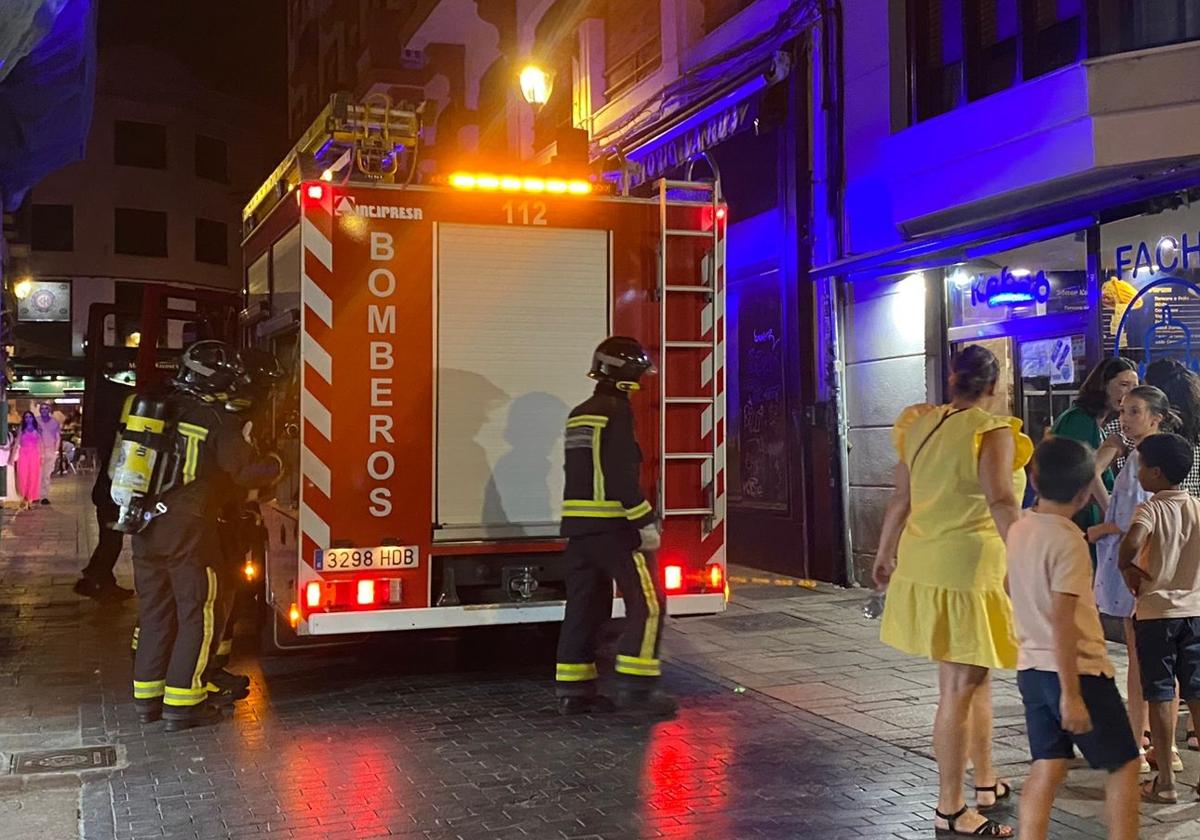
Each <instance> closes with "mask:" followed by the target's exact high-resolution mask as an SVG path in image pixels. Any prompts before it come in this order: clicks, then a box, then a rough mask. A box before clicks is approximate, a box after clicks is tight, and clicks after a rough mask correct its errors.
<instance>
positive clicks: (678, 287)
mask: <svg viewBox="0 0 1200 840" xmlns="http://www.w3.org/2000/svg"><path fill="white" fill-rule="evenodd" d="M671 192H675V193H679V192H683V193H685V194H687V195H688V196H689V200H702V201H704V202H706V203H707V204H708V205H709V206H710V207H711V215H710V216H709V217H708V220H709V221H711V223H712V227H711V229H710V230H700V229H683V228H671V227H669V226H668V223H669V221H670V219H669V216H670V214H669V213H668V193H671ZM693 195H694V196H695V197H696V198H695V199H691V198H690V196H693ZM658 201H659V246H658V259H659V265H658V296H659V333H658V336H659V347H658V350H659V356H658V358H659V374H658V389H659V390H658V393H659V413H658V422H659V441H660V446H659V456H658V457H659V464H658V475H659V482H658V509H659V511H660V515H661V516H662V518H663V519H666V518H667V517H679V516H699V517H704V519H703V525H702V528H701V532H702V536H707V535H708V534H709V533H710V532H711V531H712V530H713V527H714V517H715V515H716V513H717V509H716V508H717V485H716V481H717V466H718V465H717V457H718V454H719V453H718V447H719V444H718V429H717V426H718V423H719V422H721V420H722V419H723V418H722V417H720V416H719V414H718V410H717V409H718V401H719V400H720V399H721V398H722V397H721V394H720V392H719V391H718V381H717V371H718V368H721V369H723V368H724V365H723V364H722V363H721V362H723V360H722V359H720V358H719V357H718V354H721V353H724V346H723V342H721V341H719V334H718V324H717V322H718V315H719V313H718V307H719V306H723V305H724V300H723V298H724V294H725V291H724V289H723V288H720V286H719V282H718V281H719V280H721V279H723V277H724V266H725V253H724V247H725V240H724V237H723V236H722V235H721V230H720V227H721V216H722V215H723V213H721V212H719V211H720V210H721V188H720V182H719V180H714V181H712V182H707V181H672V180H668V179H665V178H664V179H661V180H660V181H659V182H658ZM678 238H693V239H694V238H706V239H708V240H709V241H710V242H711V246H712V247H711V250H710V251H709V252H708V253H707V254H706V255H705V257H704V259H703V261H702V263H701V271H700V275H701V276H700V277H699V278H696V277H681V276H679V275H678V273H677V272H678V271H679V270H678V269H675V268H674V261H672V260H670V259H669V257H668V255H669V252H670V248H669V247H668V245H669V244H670V243H671V242H672V241H673V240H676V239H678ZM697 280H698V281H699V282H697ZM685 295H687V296H692V295H702V296H703V297H704V299H705V300H706V301H707V303H706V304H705V306H704V307H703V308H702V310H701V323H700V325H699V332H698V333H697V335H699V336H702V337H703V336H705V335H707V336H708V338H707V339H705V338H701V339H699V340H697V339H693V338H678V337H671V336H668V334H667V327H668V324H669V323H670V319H669V317H668V312H669V311H670V310H672V306H671V304H672V302H673V301H678V300H679V299H680V298H681V297H682V296H685ZM701 350H708V351H709V354H710V355H709V357H708V359H707V360H705V361H704V362H702V363H701V365H700V366H699V367H700V380H701V381H700V382H699V383H690V384H693V385H698V386H699V387H693V388H692V389H691V391H690V392H689V391H688V389H687V388H686V387H679V386H678V384H677V383H675V382H674V379H673V378H671V377H669V376H668V371H669V370H670V369H671V367H672V365H671V361H672V359H673V358H675V357H676V355H677V354H679V353H688V352H697V351H701ZM673 386H675V387H674V390H673ZM700 394H703V395H702V396H701V395H700ZM686 406H703V407H704V409H705V411H706V412H707V414H708V416H709V417H710V418H711V423H710V429H709V437H710V440H711V446H710V447H709V448H708V449H707V450H705V451H695V450H677V449H672V448H671V443H670V441H669V439H668V437H667V423H668V417H669V416H672V415H674V414H675V413H676V412H679V411H683V410H686V408H685V407H686ZM703 431H704V430H703V421H702V425H701V437H703V436H704V435H703ZM681 461H682V462H692V463H698V464H699V466H700V471H701V479H702V483H703V485H704V486H705V488H706V489H707V497H708V500H707V504H705V505H704V506H702V507H672V506H671V503H670V502H671V500H670V499H668V498H667V465H668V464H669V463H674V462H681Z"/></svg>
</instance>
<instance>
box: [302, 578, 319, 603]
mask: <svg viewBox="0 0 1200 840" xmlns="http://www.w3.org/2000/svg"><path fill="white" fill-rule="evenodd" d="M304 603H306V604H308V608H309V609H310V610H311V609H315V608H317V607H319V606H321V583H320V581H315V580H310V581H309V582H308V586H306V587H304Z"/></svg>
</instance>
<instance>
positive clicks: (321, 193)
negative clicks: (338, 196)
mask: <svg viewBox="0 0 1200 840" xmlns="http://www.w3.org/2000/svg"><path fill="white" fill-rule="evenodd" d="M304 194H305V195H307V196H308V197H309V198H310V199H311V200H312V201H320V200H321V199H323V198H324V197H325V186H324V185H323V184H309V185H308V186H307V187H305V188H304Z"/></svg>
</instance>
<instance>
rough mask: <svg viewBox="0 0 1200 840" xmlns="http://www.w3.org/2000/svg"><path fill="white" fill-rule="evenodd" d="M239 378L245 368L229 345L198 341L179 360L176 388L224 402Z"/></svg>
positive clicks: (206, 398)
mask: <svg viewBox="0 0 1200 840" xmlns="http://www.w3.org/2000/svg"><path fill="white" fill-rule="evenodd" d="M239 376H241V367H240V366H239V365H238V361H237V356H236V355H235V354H234V352H233V349H232V348H230V347H229V345H227V344H226V343H225V342H223V341H197V342H196V343H195V344H193V345H191V346H190V347H188V348H187V349H186V350H184V351H183V356H181V357H180V359H179V373H177V374H176V375H175V387H176V388H178V389H179V390H181V391H184V392H186V393H189V394H192V395H194V396H197V397H200V398H201V399H203V400H206V401H209V402H212V401H214V400H219V399H224V398H225V397H226V396H227V395H228V394H229V391H230V389H232V388H233V385H234V383H235V382H236V381H237V379H238V377H239Z"/></svg>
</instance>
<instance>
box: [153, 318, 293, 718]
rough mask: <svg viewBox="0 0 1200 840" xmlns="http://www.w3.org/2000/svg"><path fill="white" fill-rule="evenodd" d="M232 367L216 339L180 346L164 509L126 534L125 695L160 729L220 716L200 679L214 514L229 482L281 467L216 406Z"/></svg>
mask: <svg viewBox="0 0 1200 840" xmlns="http://www.w3.org/2000/svg"><path fill="white" fill-rule="evenodd" d="M239 373H240V372H239V370H238V368H237V365H236V362H235V360H234V357H233V353H232V351H231V350H230V349H229V348H228V347H226V346H225V345H224V344H223V343H221V342H218V341H202V342H198V343H197V344H193V345H192V346H191V347H189V348H188V349H187V350H186V351H185V352H184V354H183V358H182V360H181V365H180V370H179V375H178V376H177V377H176V379H175V382H174V385H175V391H174V392H173V393H172V394H171V396H169V397H168V398H167V404H168V417H170V418H171V419H172V420H173V421H174V424H175V429H176V433H177V434H178V436H179V438H178V440H179V441H180V450H181V452H182V458H181V461H182V463H181V465H180V475H179V478H178V481H177V483H176V484H175V486H174V487H173V488H171V489H170V490H168V491H167V492H165V493H164V494H163V497H162V499H161V503H162V505H164V506H165V507H166V510H165V512H163V513H161V514H160V515H159V516H157V517H156V518H154V519H153V520H152V521H151V522H150V523H149V524H148V525H147V526H146V528H145V529H144V530H142V531H141V532H139V533H137V534H135V535H134V537H133V569H134V582H135V584H136V587H137V593H138V625H139V628H140V630H139V635H138V644H137V653H136V655H135V657H134V666H133V696H134V701H135V703H136V704H137V706H138V714H139V718H140V719H141V720H142V722H144V723H148V722H150V721H154V720H158V719H159V718H160V717H161V718H164V719H165V720H166V727H167V730H168V731H178V730H182V729H188V728H190V727H194V726H205V725H207V724H210V723H215V722H216V721H218V720H220V717H221V713H220V711H219V709H218V708H217V707H216V706H215V705H213V704H211V703H210V702H208V690H207V686H206V683H205V679H204V677H205V670H206V667H207V664H208V654H209V649H210V646H211V642H212V637H213V633H214V632H215V623H216V622H215V616H214V602H215V600H216V598H217V593H218V588H217V587H218V582H217V574H216V571H215V568H214V567H215V566H216V565H217V564H218V563H219V557H220V551H221V548H220V543H219V540H218V537H217V527H218V525H217V514H218V511H219V510H220V507H221V505H222V504H223V503H224V501H225V500H226V499H227V498H228V496H229V493H230V491H231V489H232V487H233V486H240V487H259V486H267V485H269V484H271V483H272V482H273V481H275V479H276V478H277V477H278V474H279V470H280V461H279V458H278V457H277V456H270V457H268V458H266V459H256V458H255V455H254V452H253V450H252V449H251V447H250V445H249V444H248V443H246V441H245V440H243V438H242V422H241V421H240V420H239V419H238V418H237V417H236V416H235V415H233V414H230V413H229V412H227V411H226V410H225V406H224V403H225V401H226V400H227V398H228V390H229V389H230V387H231V386H232V385H233V383H234V381H235V380H236V379H237V377H238V376H239Z"/></svg>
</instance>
